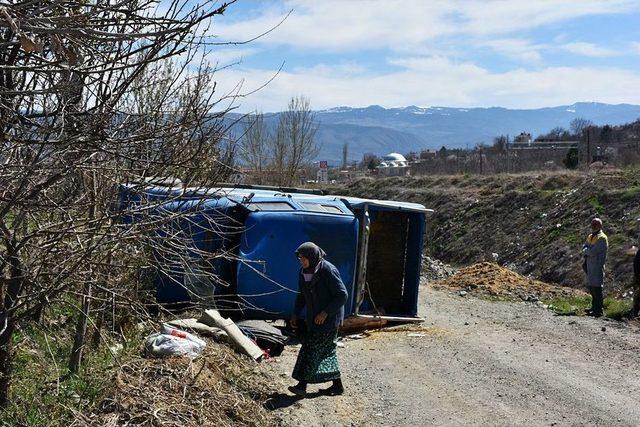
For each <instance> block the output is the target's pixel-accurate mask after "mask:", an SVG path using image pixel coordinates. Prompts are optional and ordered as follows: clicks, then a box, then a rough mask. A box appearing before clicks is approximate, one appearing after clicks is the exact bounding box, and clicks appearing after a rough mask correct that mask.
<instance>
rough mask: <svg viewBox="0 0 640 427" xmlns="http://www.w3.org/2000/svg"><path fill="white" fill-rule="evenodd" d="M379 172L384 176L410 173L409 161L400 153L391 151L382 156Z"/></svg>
mask: <svg viewBox="0 0 640 427" xmlns="http://www.w3.org/2000/svg"><path fill="white" fill-rule="evenodd" d="M377 170H378V173H379V174H380V175H384V176H404V175H409V162H408V161H407V159H406V158H405V157H404V156H403V155H402V154H398V153H390V154H387V155H386V156H383V157H382V162H380V165H378V167H377Z"/></svg>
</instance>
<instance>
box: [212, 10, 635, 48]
mask: <svg viewBox="0 0 640 427" xmlns="http://www.w3.org/2000/svg"><path fill="white" fill-rule="evenodd" d="M289 9H294V12H293V13H292V14H291V16H289V18H288V19H287V20H286V21H285V22H284V23H283V24H282V25H281V26H280V27H279V28H278V29H277V30H275V31H273V32H271V33H269V34H267V35H265V36H264V37H262V38H261V39H258V41H257V43H259V44H273V45H289V46H294V47H298V48H315V49H322V50H325V51H342V50H347V51H348V50H361V49H376V48H385V49H392V50H395V51H409V50H413V49H425V48H428V47H429V44H430V43H431V42H434V41H435V40H436V39H438V38H441V37H443V36H452V35H469V36H491V35H502V34H509V33H513V32H522V31H523V30H531V29H533V28H536V27H540V26H543V25H548V24H554V23H559V22H563V21H566V20H569V19H575V18H578V17H581V16H588V15H596V14H611V13H618V12H626V11H631V10H640V2H637V1H635V0H610V1H606V2H604V1H601V0H557V1H555V0H554V1H548V0H547V1H545V0H538V1H529V0H527V1H525V0H520V1H504V0H487V1H465V0H449V1H447V0H429V1H424V0H398V1H394V2H388V1H381V0H378V1H348V2H347V1H342V0H315V1H312V0H289V1H287V2H285V3H284V5H274V4H269V6H267V7H265V9H264V10H263V11H262V14H261V15H259V16H257V17H254V18H250V19H248V20H244V21H238V22H235V23H230V24H228V23H225V22H224V21H220V23H219V25H217V26H216V27H215V28H214V30H213V32H214V33H215V34H216V35H217V36H219V37H220V38H221V39H226V40H245V39H250V38H252V37H255V36H256V35H258V34H260V33H261V32H263V31H265V30H268V29H269V28H271V27H273V26H274V25H276V24H277V23H278V22H280V20H281V19H282V17H283V16H284V15H285V14H286V12H287V10H289Z"/></svg>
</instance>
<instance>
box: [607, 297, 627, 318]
mask: <svg viewBox="0 0 640 427" xmlns="http://www.w3.org/2000/svg"><path fill="white" fill-rule="evenodd" d="M603 305H604V315H605V316H606V317H609V318H611V319H615V320H622V319H623V318H624V317H626V316H627V315H628V314H629V313H630V312H631V303H630V302H629V301H627V300H619V299H615V298H605V299H604V303H603Z"/></svg>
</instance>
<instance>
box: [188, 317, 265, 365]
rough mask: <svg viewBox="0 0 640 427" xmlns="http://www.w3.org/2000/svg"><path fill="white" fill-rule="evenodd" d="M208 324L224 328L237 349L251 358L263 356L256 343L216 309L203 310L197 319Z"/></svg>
mask: <svg viewBox="0 0 640 427" xmlns="http://www.w3.org/2000/svg"><path fill="white" fill-rule="evenodd" d="M198 321H199V322H200V323H204V324H205V325H208V326H213V327H217V328H220V329H222V330H224V331H225V332H226V333H227V335H228V338H229V341H230V342H232V343H233V344H234V345H235V346H236V348H237V349H239V350H240V351H242V352H243V353H244V354H246V355H247V356H249V357H251V358H252V359H253V360H260V359H261V358H262V356H263V352H262V349H260V347H258V345H257V344H256V343H254V342H253V341H251V340H250V339H249V338H247V336H246V335H245V334H243V333H242V331H241V330H240V328H238V325H236V324H235V323H234V322H233V320H231V319H227V318H224V317H222V315H220V313H219V312H218V310H205V312H204V314H203V315H202V317H201V318H200V319H199V320H198Z"/></svg>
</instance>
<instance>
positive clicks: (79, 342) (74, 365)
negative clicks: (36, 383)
mask: <svg viewBox="0 0 640 427" xmlns="http://www.w3.org/2000/svg"><path fill="white" fill-rule="evenodd" d="M84 293H85V294H84V295H83V296H82V307H81V310H80V317H78V323H77V324H76V335H75V338H74V340H73V348H72V349H71V357H70V358H69V372H71V373H72V374H77V373H78V371H79V370H80V363H81V362H82V350H83V348H84V343H85V339H86V336H87V323H88V322H89V309H90V301H91V282H89V283H87V285H86V286H85V290H84Z"/></svg>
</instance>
